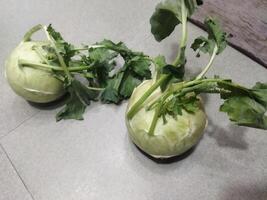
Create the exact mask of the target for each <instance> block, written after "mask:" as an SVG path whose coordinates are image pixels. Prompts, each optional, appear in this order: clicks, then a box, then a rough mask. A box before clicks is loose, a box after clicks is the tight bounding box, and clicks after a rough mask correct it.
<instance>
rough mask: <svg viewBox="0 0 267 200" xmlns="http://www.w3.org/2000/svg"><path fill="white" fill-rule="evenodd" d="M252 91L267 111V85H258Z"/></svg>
mask: <svg viewBox="0 0 267 200" xmlns="http://www.w3.org/2000/svg"><path fill="white" fill-rule="evenodd" d="M251 91H252V93H253V94H254V96H255V98H256V99H257V100H258V101H259V102H260V103H261V104H262V105H264V106H265V108H266V109H267V83H257V84H256V85H255V86H254V87H253V88H252V90H251Z"/></svg>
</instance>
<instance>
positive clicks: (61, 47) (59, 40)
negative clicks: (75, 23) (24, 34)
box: [47, 24, 76, 65]
mask: <svg viewBox="0 0 267 200" xmlns="http://www.w3.org/2000/svg"><path fill="white" fill-rule="evenodd" d="M47 32H48V33H49V35H50V36H51V37H52V38H53V39H54V40H55V42H56V47H57V49H58V51H59V52H60V54H61V55H62V56H63V58H64V61H65V63H66V64H67V65H68V64H69V62H70V60H71V58H72V57H73V56H75V54H76V51H75V50H74V46H73V45H72V44H69V43H67V42H65V40H64V39H63V37H62V36H61V34H60V33H59V32H57V31H55V29H54V28H53V27H52V25H51V24H50V25H49V26H48V27H47Z"/></svg>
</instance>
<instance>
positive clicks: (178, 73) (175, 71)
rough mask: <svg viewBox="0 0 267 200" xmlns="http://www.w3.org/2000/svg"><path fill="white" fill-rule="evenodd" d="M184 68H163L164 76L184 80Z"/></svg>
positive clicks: (168, 66) (171, 66)
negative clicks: (167, 75)
mask: <svg viewBox="0 0 267 200" xmlns="http://www.w3.org/2000/svg"><path fill="white" fill-rule="evenodd" d="M184 73H185V69H184V67H175V66H173V65H166V66H164V67H163V68H162V74H171V75H172V76H173V77H174V78H176V79H182V78H183V77H184Z"/></svg>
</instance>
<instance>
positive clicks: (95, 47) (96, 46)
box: [73, 45, 105, 51]
mask: <svg viewBox="0 0 267 200" xmlns="http://www.w3.org/2000/svg"><path fill="white" fill-rule="evenodd" d="M104 47H105V46H104V45H92V46H88V47H82V48H76V49H73V51H87V50H89V49H97V48H104Z"/></svg>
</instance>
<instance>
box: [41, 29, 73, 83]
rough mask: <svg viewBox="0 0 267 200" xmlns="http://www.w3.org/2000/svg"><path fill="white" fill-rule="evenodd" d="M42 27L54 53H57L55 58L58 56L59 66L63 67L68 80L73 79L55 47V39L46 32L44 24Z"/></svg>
mask: <svg viewBox="0 0 267 200" xmlns="http://www.w3.org/2000/svg"><path fill="white" fill-rule="evenodd" d="M43 29H44V31H45V34H46V36H47V39H48V40H49V41H50V43H51V45H52V46H53V48H54V50H55V52H56V55H57V58H58V61H59V63H60V65H61V67H62V68H63V70H64V72H65V74H66V76H67V77H68V79H69V81H72V80H73V77H72V76H71V74H70V72H69V70H68V67H67V65H66V63H65V61H64V59H63V57H62V56H61V55H60V53H59V51H58V49H57V46H56V43H55V40H54V39H53V38H52V37H51V36H50V34H49V33H48V31H47V28H46V26H43Z"/></svg>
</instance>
